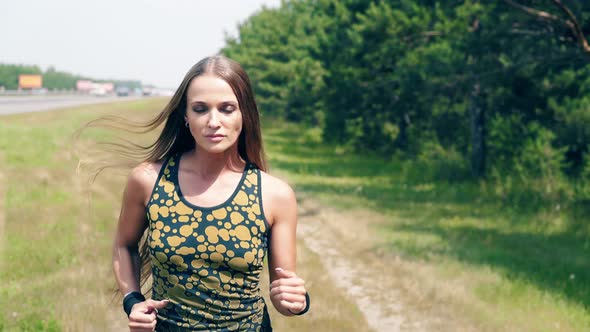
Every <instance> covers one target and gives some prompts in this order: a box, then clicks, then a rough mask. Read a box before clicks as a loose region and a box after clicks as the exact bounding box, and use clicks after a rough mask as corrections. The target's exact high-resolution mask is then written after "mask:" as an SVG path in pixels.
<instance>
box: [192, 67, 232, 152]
mask: <svg viewBox="0 0 590 332" xmlns="http://www.w3.org/2000/svg"><path fill="white" fill-rule="evenodd" d="M185 120H186V121H187V122H188V125H189V128H190V131H191V134H192V136H193V137H194V139H195V142H196V147H197V149H201V150H204V151H206V152H209V153H222V152H225V151H227V150H228V149H229V148H233V147H234V146H236V144H237V141H238V137H239V136H240V132H241V131H242V112H241V110H240V107H239V104H238V99H237V98H236V95H235V94H234V92H233V90H232V88H231V86H230V85H229V84H228V83H227V82H226V81H224V80H223V79H221V78H219V77H217V76H215V75H213V74H204V75H201V76H198V77H195V78H194V79H193V80H192V81H191V83H190V85H189V87H188V90H187V109H186V114H185Z"/></svg>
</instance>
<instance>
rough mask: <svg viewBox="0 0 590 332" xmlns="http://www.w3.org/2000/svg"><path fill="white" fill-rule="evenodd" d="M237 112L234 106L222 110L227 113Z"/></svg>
mask: <svg viewBox="0 0 590 332" xmlns="http://www.w3.org/2000/svg"><path fill="white" fill-rule="evenodd" d="M235 110H236V108H235V107H234V106H226V107H224V108H222V111H223V112H226V113H231V112H233V111H235Z"/></svg>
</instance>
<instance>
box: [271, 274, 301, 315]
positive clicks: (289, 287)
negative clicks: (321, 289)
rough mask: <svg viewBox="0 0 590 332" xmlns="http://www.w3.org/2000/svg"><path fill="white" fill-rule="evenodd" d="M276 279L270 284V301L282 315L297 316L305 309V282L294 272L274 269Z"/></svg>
mask: <svg viewBox="0 0 590 332" xmlns="http://www.w3.org/2000/svg"><path fill="white" fill-rule="evenodd" d="M275 273H276V274H277V278H276V279H275V280H274V281H273V282H272V283H271V284H270V299H271V301H272V303H273V304H274V306H275V308H276V309H277V310H278V311H279V312H281V313H282V314H283V315H290V314H298V313H300V312H302V311H303V309H305V306H306V303H305V293H306V292H307V291H306V290H305V281H304V280H303V279H301V278H299V277H298V276H297V274H296V273H295V272H291V271H287V270H283V269H281V268H276V269H275ZM281 309H282V310H281Z"/></svg>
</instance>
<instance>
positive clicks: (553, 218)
mask: <svg viewBox="0 0 590 332" xmlns="http://www.w3.org/2000/svg"><path fill="white" fill-rule="evenodd" d="M266 126H267V128H266V129H265V131H264V132H265V133H266V136H265V139H266V144H267V146H268V150H269V151H268V155H269V156H270V161H271V166H273V167H274V168H276V169H278V170H280V171H281V172H283V174H284V176H286V177H287V178H289V179H290V180H291V182H292V184H294V185H295V187H296V190H297V191H304V192H307V193H310V194H312V195H313V196H315V197H319V198H321V199H322V201H323V202H324V203H325V204H330V205H332V206H334V205H336V206H338V207H340V208H342V209H351V208H353V209H354V208H366V209H370V210H373V211H378V212H379V213H382V214H385V215H387V216H388V217H389V218H388V220H389V222H387V223H381V224H376V225H374V230H375V233H376V234H380V235H381V237H382V239H381V240H380V241H376V243H379V244H378V245H376V246H375V248H374V251H375V253H385V255H401V256H402V257H405V258H406V259H410V260H418V261H423V262H426V263H427V264H433V265H435V266H438V267H439V268H440V271H445V270H448V269H449V266H453V267H454V268H453V269H452V270H453V271H454V273H461V272H462V271H465V270H469V271H471V272H470V277H469V278H468V279H469V282H470V283H472V284H473V291H474V294H475V295H476V296H477V297H478V298H479V299H480V300H481V302H482V303H484V304H485V306H484V308H485V311H487V310H490V309H491V308H493V310H490V312H489V313H488V314H485V313H484V312H481V313H479V315H480V318H479V319H480V320H482V321H485V322H488V323H489V325H490V326H498V327H499V326H506V324H509V323H510V322H517V321H521V322H523V324H524V320H531V319H532V320H534V321H535V322H534V323H533V324H532V325H531V329H530V330H532V331H538V330H554V329H555V326H556V325H555V324H557V325H559V326H560V327H561V328H562V329H563V328H565V329H566V330H567V329H568V328H569V329H571V330H586V329H590V260H588V257H589V254H590V237H589V235H590V232H588V231H587V230H588V228H587V227H588V225H589V224H590V223H589V222H590V217H589V215H590V214H588V213H584V212H583V211H582V212H583V213H580V212H579V211H580V209H579V208H578V209H577V210H576V202H571V201H567V200H561V201H558V202H551V201H547V200H543V199H542V198H541V196H540V195H537V194H536V193H535V190H529V189H530V188H522V187H521V188H519V187H518V186H513V191H506V190H505V189H503V190H498V188H497V187H498V186H500V185H501V184H498V183H496V184H494V183H492V181H489V182H488V183H483V182H482V183H478V182H475V181H462V182H461V181H456V180H454V181H453V180H451V181H449V180H442V179H436V178H435V177H434V176H432V174H434V173H436V171H433V170H432V169H430V168H432V167H436V165H435V166H433V165H428V164H425V163H420V162H412V161H401V160H385V159H384V158H381V157H380V156H376V155H358V154H354V153H344V152H342V151H343V149H341V148H339V147H337V146H330V145H326V144H318V143H317V140H309V139H305V135H300V133H301V132H302V131H304V129H302V128H298V127H297V126H295V125H285V124H282V123H280V122H269V123H267V125H266ZM287 137H292V138H287ZM429 167H430V168H429ZM498 192H501V194H498ZM558 205H559V207H558ZM576 211H577V212H576ZM443 274H444V273H443ZM490 276H494V278H493V279H494V282H491V283H490V282H489V280H488V279H489V278H490ZM447 277H448V278H449V279H453V276H452V275H447ZM473 314H474V315H478V313H475V312H474V313H473ZM493 315H495V317H491V316H493ZM522 315H524V318H522ZM540 315H544V316H545V317H547V318H546V319H539V317H540Z"/></svg>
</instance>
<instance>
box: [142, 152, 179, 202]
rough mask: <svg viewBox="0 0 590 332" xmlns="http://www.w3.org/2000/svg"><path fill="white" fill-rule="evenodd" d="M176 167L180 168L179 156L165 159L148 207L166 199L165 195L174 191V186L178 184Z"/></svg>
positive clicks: (175, 155)
mask: <svg viewBox="0 0 590 332" xmlns="http://www.w3.org/2000/svg"><path fill="white" fill-rule="evenodd" d="M176 167H178V154H174V155H171V156H169V157H167V158H166V159H164V162H163V163H162V168H160V172H159V174H158V179H157V180H156V183H155V185H154V189H153V190H152V195H151V197H150V200H149V203H148V205H149V204H151V203H152V202H155V201H157V200H159V199H160V198H161V197H164V196H165V195H163V194H164V193H170V192H172V191H173V190H174V184H175V183H176V182H175V179H174V178H173V176H174V175H175V174H176V169H175V168H176Z"/></svg>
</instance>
